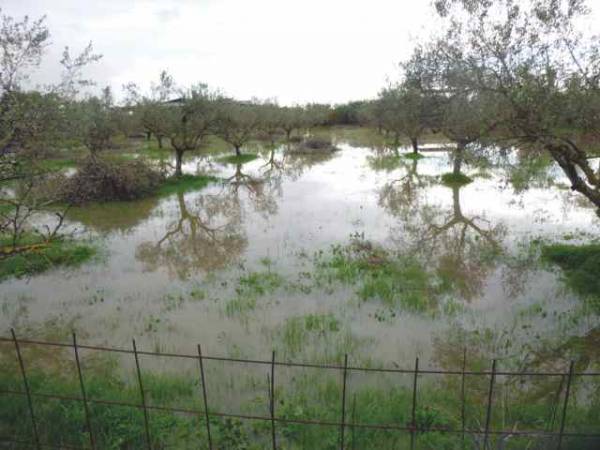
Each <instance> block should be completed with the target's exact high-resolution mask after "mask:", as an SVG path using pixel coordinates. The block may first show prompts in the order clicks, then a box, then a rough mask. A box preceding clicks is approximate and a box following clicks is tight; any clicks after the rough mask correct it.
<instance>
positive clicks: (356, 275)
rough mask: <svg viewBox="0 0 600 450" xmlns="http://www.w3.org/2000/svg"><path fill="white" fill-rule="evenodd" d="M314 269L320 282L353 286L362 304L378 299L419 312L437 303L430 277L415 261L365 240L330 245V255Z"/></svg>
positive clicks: (320, 259) (319, 259)
mask: <svg viewBox="0 0 600 450" xmlns="http://www.w3.org/2000/svg"><path fill="white" fill-rule="evenodd" d="M317 267H318V270H319V272H320V273H319V275H318V276H319V277H320V278H321V279H325V280H329V281H332V280H337V281H340V282H342V283H344V284H350V285H355V286H356V293H357V295H358V297H359V298H360V299H361V300H363V301H368V300H380V301H382V302H383V303H384V304H386V305H388V306H394V307H397V306H399V307H402V308H403V309H407V310H411V311H419V312H423V311H426V310H429V309H430V308H432V307H434V306H435V304H436V300H435V288H434V286H433V284H432V280H431V278H432V276H431V275H430V274H429V273H428V272H427V271H426V270H425V268H424V267H422V265H421V264H420V263H419V262H418V261H416V260H415V259H413V258H411V257H408V256H404V255H393V254H390V253H389V252H387V251H386V250H384V249H382V248H380V247H377V246H374V245H372V244H371V243H369V242H368V241H353V242H352V243H351V244H350V245H345V246H342V245H335V246H333V247H332V249H331V254H330V255H326V256H319V257H318V258H317Z"/></svg>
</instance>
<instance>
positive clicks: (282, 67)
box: [0, 0, 432, 104]
mask: <svg viewBox="0 0 600 450" xmlns="http://www.w3.org/2000/svg"><path fill="white" fill-rule="evenodd" d="M0 5H2V9H3V13H4V14H8V15H11V16H15V17H20V16H22V15H25V14H28V15H29V16H30V17H33V18H36V17H39V16H41V15H44V14H45V15H47V25H48V27H49V29H50V32H51V42H52V46H51V47H50V48H49V49H48V52H47V56H46V58H45V63H44V65H43V66H42V67H41V69H40V70H39V71H38V73H37V74H36V76H35V78H34V80H35V81H38V82H49V81H54V80H56V77H57V76H58V74H59V70H60V69H59V66H58V61H59V60H60V53H61V51H62V49H63V47H64V46H65V45H69V47H71V48H72V49H73V51H74V53H75V52H77V51H79V50H81V49H82V48H83V47H84V46H85V45H86V44H87V43H88V42H89V41H90V40H91V41H92V42H93V44H94V48H95V50H96V51H97V52H98V53H101V54H102V55H103V56H104V57H103V59H102V60H101V62H100V63H98V64H96V65H95V67H93V68H92V69H90V70H89V71H88V73H89V74H90V76H91V77H92V78H93V79H95V80H96V81H97V83H98V84H99V85H107V84H108V85H110V86H112V87H113V88H114V89H115V92H121V86H122V85H123V84H124V83H126V82H129V81H134V82H136V83H137V84H139V85H140V86H143V87H147V86H149V84H150V82H151V81H152V80H156V79H157V78H158V74H159V72H160V71H161V70H162V69H167V70H169V72H171V73H172V74H173V76H174V78H175V80H176V82H177V83H178V84H180V85H189V84H191V83H195V82H205V83H208V84H209V85H210V86H211V87H214V88H220V89H222V90H223V91H224V92H225V93H227V94H229V95H233V96H235V97H238V98H241V99H247V98H250V97H260V98H277V100H278V101H279V102H280V103H282V104H290V103H295V102H298V103H304V102H311V101H315V102H333V103H335V102H345V101H348V100H354V99H362V98H366V97H373V96H375V95H376V93H377V91H378V90H379V88H381V87H382V86H383V85H384V83H385V81H386V77H390V78H396V77H397V76H398V73H399V72H398V69H397V64H398V62H399V61H400V60H401V59H403V58H405V57H406V56H408V55H409V54H410V51H411V49H412V48H413V46H414V44H415V42H416V40H417V39H418V38H419V36H420V35H422V34H424V33H427V31H426V30H428V29H430V28H431V23H430V21H431V18H432V14H431V10H430V6H429V5H430V2H429V0H369V1H365V0H137V1H133V0H101V1H91V0H2V2H0Z"/></svg>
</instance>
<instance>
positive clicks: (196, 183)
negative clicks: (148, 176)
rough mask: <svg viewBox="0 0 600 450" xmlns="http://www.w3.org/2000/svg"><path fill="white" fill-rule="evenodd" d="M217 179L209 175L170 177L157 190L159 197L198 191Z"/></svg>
mask: <svg viewBox="0 0 600 450" xmlns="http://www.w3.org/2000/svg"><path fill="white" fill-rule="evenodd" d="M218 181H219V179H218V178H216V177H212V176H209V175H182V176H180V177H176V176H173V177H170V178H168V179H167V180H165V182H164V183H162V184H161V185H160V187H159V188H158V194H159V195H171V194H176V193H178V192H188V191H198V190H200V189H203V188H205V187H206V186H208V185H209V184H211V183H216V182H218Z"/></svg>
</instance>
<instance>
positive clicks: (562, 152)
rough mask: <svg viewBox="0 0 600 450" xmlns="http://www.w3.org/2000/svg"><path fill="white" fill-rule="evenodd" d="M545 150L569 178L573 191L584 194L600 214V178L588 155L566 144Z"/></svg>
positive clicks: (551, 145) (554, 145) (557, 144)
mask: <svg viewBox="0 0 600 450" xmlns="http://www.w3.org/2000/svg"><path fill="white" fill-rule="evenodd" d="M545 148H546V150H548V152H549V153H550V155H552V158H553V159H554V160H555V161H556V162H557V163H558V165H559V166H560V168H561V169H562V170H563V172H564V173H565V175H566V176H567V178H569V181H570V182H571V189H572V190H574V191H577V192H579V193H581V194H583V195H584V196H585V197H586V198H587V199H588V200H589V201H591V202H592V203H593V204H594V205H595V206H596V207H597V208H598V212H599V213H600V178H599V176H598V174H597V173H596V172H595V171H594V169H592V168H591V167H590V165H589V161H588V159H587V155H586V153H585V152H583V151H582V150H580V149H578V148H577V147H576V146H575V145H573V144H571V145H569V144H566V143H564V144H561V143H549V144H546V145H545Z"/></svg>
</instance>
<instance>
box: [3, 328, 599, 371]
mask: <svg viewBox="0 0 600 450" xmlns="http://www.w3.org/2000/svg"><path fill="white" fill-rule="evenodd" d="M0 342H10V343H13V342H14V341H13V340H12V339H11V338H6V337H0ZM18 342H19V344H26V345H28V344H29V345H42V346H54V347H67V348H73V344H68V343H65V342H53V341H40V340H32V339H18ZM77 348H78V349H80V350H82V349H83V350H97V351H103V352H113V353H124V354H130V355H133V354H134V353H135V352H134V351H133V350H129V349H126V348H118V347H102V346H97V345H84V344H79V343H78V344H77ZM137 354H138V355H139V356H160V357H166V358H183V359H194V360H198V355H197V354H196V355H193V354H190V353H169V352H164V353H163V352H150V351H144V350H138V351H137ZM202 359H204V360H208V361H225V362H235V363H246V364H261V365H266V366H270V365H271V364H273V362H272V361H271V360H270V359H244V358H228V357H226V356H202ZM275 365H276V366H285V367H300V368H302V367H303V368H308V369H311V368H312V369H329V370H339V371H343V370H344V366H343V365H341V364H340V365H338V364H313V363H306V362H290V361H275ZM346 369H347V370H349V371H352V372H379V373H404V374H414V373H415V369H414V368H413V369H401V368H391V367H390V368H385V367H381V368H379V367H356V366H348V367H347V368H346ZM494 373H495V375H496V376H522V377H534V376H542V377H566V376H568V375H569V372H568V370H567V371H565V372H529V371H520V372H515V371H502V370H497V371H496V372H494ZM419 374H428V375H463V374H464V375H481V376H490V375H492V371H491V370H465V371H464V372H463V371H462V370H440V369H419ZM572 376H574V377H600V372H575V373H573V374H572Z"/></svg>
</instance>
